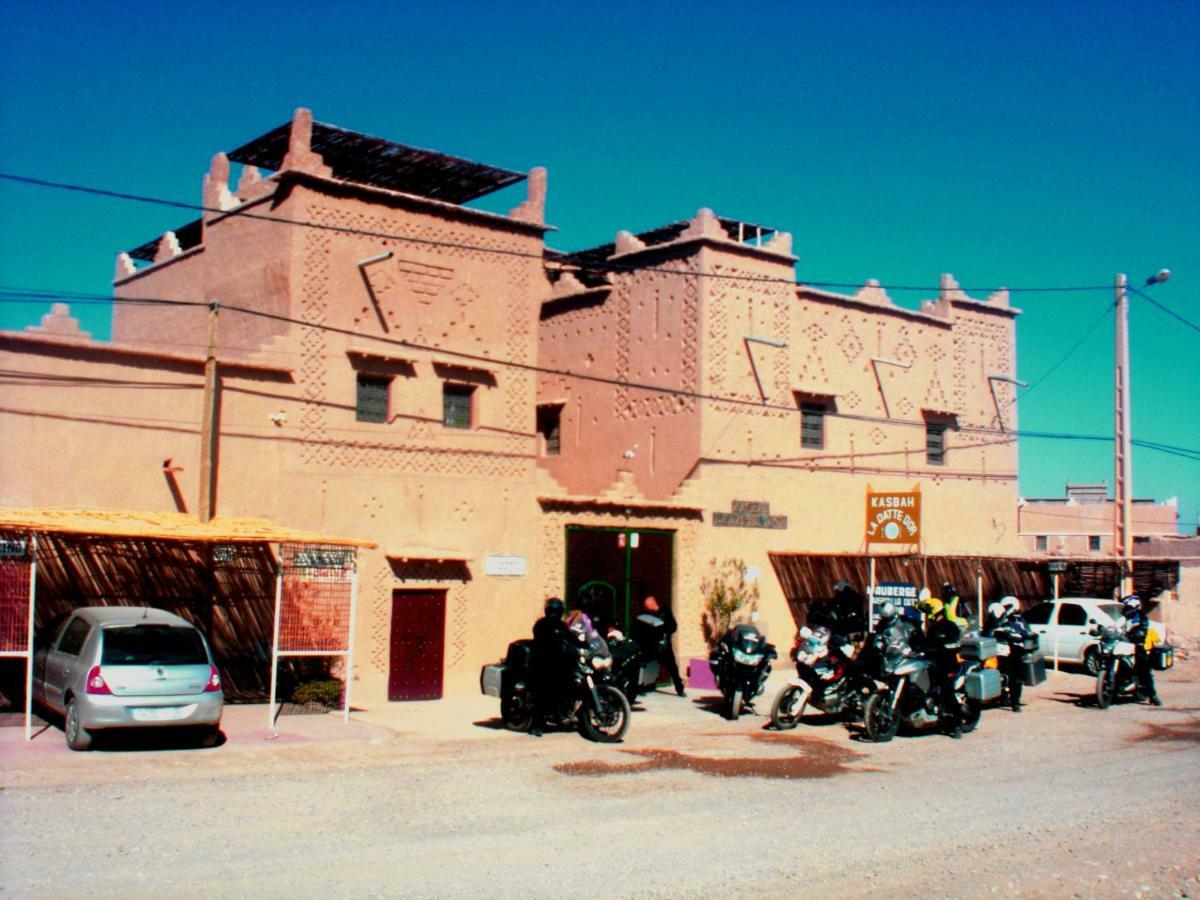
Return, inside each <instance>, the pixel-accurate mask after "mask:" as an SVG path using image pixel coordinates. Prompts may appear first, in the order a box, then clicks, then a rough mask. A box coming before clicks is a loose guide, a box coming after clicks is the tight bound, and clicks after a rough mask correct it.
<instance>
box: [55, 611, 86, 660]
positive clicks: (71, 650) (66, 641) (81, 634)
mask: <svg viewBox="0 0 1200 900" xmlns="http://www.w3.org/2000/svg"><path fill="white" fill-rule="evenodd" d="M91 630H92V628H91V626H90V625H88V623H87V622H85V621H83V619H72V620H71V624H70V625H68V626H67V630H66V631H64V632H63V636H62V639H61V640H60V641H59V642H58V652H59V653H67V654H70V655H71V656H78V655H79V651H80V650H82V649H83V642H84V641H86V640H87V636H88V632H89V631H91Z"/></svg>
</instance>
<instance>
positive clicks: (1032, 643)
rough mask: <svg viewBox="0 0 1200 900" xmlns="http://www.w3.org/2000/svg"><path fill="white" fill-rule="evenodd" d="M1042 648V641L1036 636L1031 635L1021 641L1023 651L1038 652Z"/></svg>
mask: <svg viewBox="0 0 1200 900" xmlns="http://www.w3.org/2000/svg"><path fill="white" fill-rule="evenodd" d="M1040 646H1041V640H1040V639H1039V638H1038V636H1037V635H1036V634H1029V635H1026V636H1025V639H1024V640H1023V641H1021V649H1022V650H1037V649H1038V647H1040Z"/></svg>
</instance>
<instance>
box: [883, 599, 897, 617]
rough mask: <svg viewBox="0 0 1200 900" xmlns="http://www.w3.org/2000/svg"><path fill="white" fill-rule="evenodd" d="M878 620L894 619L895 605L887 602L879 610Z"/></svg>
mask: <svg viewBox="0 0 1200 900" xmlns="http://www.w3.org/2000/svg"><path fill="white" fill-rule="evenodd" d="M879 618H880V619H881V620H883V621H887V620H889V619H894V618H896V604H895V603H893V602H892V601H891V600H888V601H887V602H885V603H884V604H883V606H881V607H880V608H879Z"/></svg>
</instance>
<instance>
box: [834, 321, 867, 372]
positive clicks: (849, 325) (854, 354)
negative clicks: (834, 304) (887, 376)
mask: <svg viewBox="0 0 1200 900" xmlns="http://www.w3.org/2000/svg"><path fill="white" fill-rule="evenodd" d="M842 327H843V328H844V329H845V331H844V333H843V334H842V336H841V338H840V339H839V340H838V349H839V350H841V351H842V356H844V357H846V362H849V363H852V362H854V361H855V360H856V359H858V358H859V357H860V356H862V352H863V342H862V341H861V340H860V339H859V337H858V332H856V331H855V330H854V322H853V320H852V319H851V318H850V317H849V316H842Z"/></svg>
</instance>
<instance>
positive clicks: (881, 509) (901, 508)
mask: <svg viewBox="0 0 1200 900" xmlns="http://www.w3.org/2000/svg"><path fill="white" fill-rule="evenodd" d="M920 540H921V492H920V491H891V492H887V493H875V492H873V491H867V543H868V544H916V543H918V542H919V541H920Z"/></svg>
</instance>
